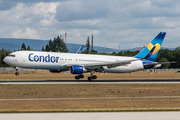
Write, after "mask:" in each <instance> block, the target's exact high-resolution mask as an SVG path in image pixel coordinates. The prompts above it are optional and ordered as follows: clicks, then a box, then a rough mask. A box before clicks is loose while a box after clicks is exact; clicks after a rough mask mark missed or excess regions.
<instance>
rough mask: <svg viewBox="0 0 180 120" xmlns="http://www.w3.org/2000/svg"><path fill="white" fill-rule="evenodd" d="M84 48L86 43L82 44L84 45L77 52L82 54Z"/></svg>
mask: <svg viewBox="0 0 180 120" xmlns="http://www.w3.org/2000/svg"><path fill="white" fill-rule="evenodd" d="M83 48H84V45H82V46H81V47H80V48H79V49H78V51H77V52H76V54H81V53H82V50H83Z"/></svg>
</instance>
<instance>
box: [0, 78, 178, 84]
mask: <svg viewBox="0 0 180 120" xmlns="http://www.w3.org/2000/svg"><path fill="white" fill-rule="evenodd" d="M158 83H159V84H174V83H177V84H178V83H180V79H145V80H143V79H141V80H136V79H131V80H126V79H124V80H93V81H88V80H24V81H23V80H4V81H0V84H158Z"/></svg>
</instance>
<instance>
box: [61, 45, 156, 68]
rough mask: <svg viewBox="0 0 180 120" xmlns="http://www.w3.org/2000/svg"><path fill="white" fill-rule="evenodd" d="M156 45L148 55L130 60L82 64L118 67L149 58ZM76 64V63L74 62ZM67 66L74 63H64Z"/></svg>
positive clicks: (89, 66) (93, 66) (91, 66)
mask: <svg viewBox="0 0 180 120" xmlns="http://www.w3.org/2000/svg"><path fill="white" fill-rule="evenodd" d="M155 47H156V46H154V47H153V48H152V49H151V50H150V51H149V52H148V53H147V55H145V56H144V57H143V58H140V59H138V58H132V59H129V60H121V61H120V60H117V61H115V62H103V63H102V62H101V63H94V64H92V63H91V64H83V65H82V64H81V66H84V67H85V68H87V69H96V68H99V67H102V66H107V67H108V68H113V67H118V66H123V65H126V64H130V63H131V62H133V61H138V60H143V59H147V58H149V57H150V56H151V54H152V52H153V51H154V49H155ZM73 65H74V64H73ZM64 66H65V67H71V66H72V65H71V64H68V65H67V64H66V65H64Z"/></svg>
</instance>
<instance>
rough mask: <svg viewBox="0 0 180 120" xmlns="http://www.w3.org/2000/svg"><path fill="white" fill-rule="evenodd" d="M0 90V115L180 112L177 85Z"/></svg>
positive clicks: (7, 87) (5, 87) (179, 86)
mask: <svg viewBox="0 0 180 120" xmlns="http://www.w3.org/2000/svg"><path fill="white" fill-rule="evenodd" d="M0 91H1V94H0V112H38V111H39V112H53V111H54V112H67V111H68V112H72V111H84V112H88V111H89V112H92V111H141V110H142V111H144V110H145V111H159V110H163V111H164V110H179V109H180V97H178V96H179V91H180V84H136V85H134V84H117V85H116V84H110V85H109V84H108V85H106V84H102V85H100V84H90V85H81V84H79V85H69V84H68V85H64V84H63V85H62V84H59V85H0ZM140 91H141V92H140ZM147 91H148V93H147ZM159 96H162V97H163V96H168V97H164V98H161V97H159ZM176 96H177V97H176ZM39 98H40V99H39ZM43 98H53V99H43ZM60 98H63V99H60ZM73 98H74V99H73ZM84 98H85V99H84ZM3 99H6V100H3ZM12 99H16V100H12ZM18 99H19V100H18Z"/></svg>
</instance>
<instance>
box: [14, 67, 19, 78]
mask: <svg viewBox="0 0 180 120" xmlns="http://www.w3.org/2000/svg"><path fill="white" fill-rule="evenodd" d="M14 69H16V72H15V75H16V76H18V75H19V72H18V69H19V68H18V67H14Z"/></svg>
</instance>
